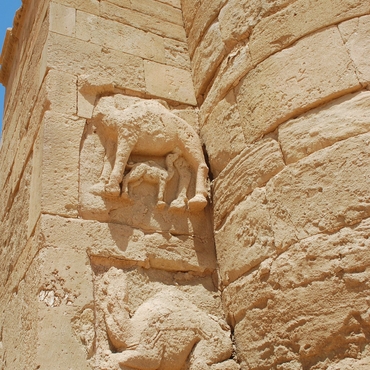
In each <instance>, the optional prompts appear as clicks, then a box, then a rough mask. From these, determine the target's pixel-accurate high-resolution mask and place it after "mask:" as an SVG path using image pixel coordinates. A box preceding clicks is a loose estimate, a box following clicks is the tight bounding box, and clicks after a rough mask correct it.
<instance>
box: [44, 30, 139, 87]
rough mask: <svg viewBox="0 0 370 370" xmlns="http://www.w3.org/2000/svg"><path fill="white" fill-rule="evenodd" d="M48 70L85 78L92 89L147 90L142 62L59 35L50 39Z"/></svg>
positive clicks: (114, 51) (117, 52)
mask: <svg viewBox="0 0 370 370" xmlns="http://www.w3.org/2000/svg"><path fill="white" fill-rule="evenodd" d="M48 67H49V68H54V69H57V70H59V71H61V72H66V73H70V74H72V75H83V76H84V80H85V84H88V85H90V86H102V85H109V84H114V85H115V86H117V87H120V88H127V89H131V90H135V91H144V90H145V82H144V66H143V61H142V59H141V58H139V57H135V56H133V55H129V54H125V53H122V52H119V51H116V50H112V49H108V48H105V47H103V46H102V45H95V44H92V43H88V42H85V41H82V40H78V39H75V38H70V37H66V36H63V35H59V34H56V33H51V34H50V35H49V39H48Z"/></svg>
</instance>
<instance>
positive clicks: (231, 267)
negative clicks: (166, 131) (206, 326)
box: [183, 0, 370, 370]
mask: <svg viewBox="0 0 370 370" xmlns="http://www.w3.org/2000/svg"><path fill="white" fill-rule="evenodd" d="M183 11H184V20H185V28H186V30H187V35H188V43H189V53H190V56H191V61H192V66H193V81H194V86H195V92H196V97H197V101H198V103H199V106H200V134H201V137H202V140H203V142H204V144H205V146H206V149H207V153H208V157H209V161H210V167H211V172H212V175H213V177H214V182H213V202H214V230H215V240H216V251H217V260H218V264H219V267H220V276H221V281H222V290H223V293H222V296H223V302H224V308H225V311H226V314H227V316H228V322H229V323H230V324H231V325H232V327H233V328H234V334H235V341H236V346H237V354H238V360H239V361H240V363H241V367H242V369H256V370H257V369H360V368H361V369H362V368H363V369H365V368H366V367H367V366H368V364H369V363H370V357H369V331H368V328H369V324H370V316H369V313H370V311H369V301H368V296H369V286H368V283H367V281H368V280H369V264H368V254H369V246H370V245H369V242H368V235H369V231H370V229H369V221H368V217H369V212H370V198H369V184H370V183H369V166H368V159H369V142H370V141H369V138H370V136H369V128H370V125H369V123H370V121H369V118H368V117H369V107H370V105H369V104H370V93H369V91H368V83H369V78H370V74H369V73H370V63H369V53H370V48H369V41H370V33H369V30H370V17H369V14H370V8H369V4H367V3H365V2H363V1H356V0H350V1H346V0H344V1H343V0H338V1H337V0H332V1H315V2H312V1H308V0H296V1H293V0H287V1H261V0H256V1H251V0H242V1H240V0H235V1H234V0H229V1H227V0H220V1H206V0H203V1H202V0H193V1H183Z"/></svg>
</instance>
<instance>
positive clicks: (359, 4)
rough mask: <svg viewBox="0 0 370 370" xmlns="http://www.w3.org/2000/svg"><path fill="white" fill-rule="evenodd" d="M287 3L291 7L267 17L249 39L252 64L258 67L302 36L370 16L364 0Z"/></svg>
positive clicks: (307, 0) (300, 0) (306, 0)
mask: <svg viewBox="0 0 370 370" xmlns="http://www.w3.org/2000/svg"><path fill="white" fill-rule="evenodd" d="M286 3H291V4H290V5H289V6H286V7H285V8H284V9H282V10H281V11H279V12H276V13H275V14H272V15H270V16H268V17H264V18H263V19H261V21H260V22H259V23H258V24H257V25H256V27H255V28H254V29H253V33H252V35H251V38H250V49H251V55H252V59H253V63H259V62H260V61H262V60H264V59H265V58H266V57H267V56H269V55H271V54H273V53H275V52H277V51H279V50H282V49H284V48H286V47H287V46H289V45H290V44H292V43H293V42H295V41H296V40H298V39H300V38H301V37H303V36H306V35H309V34H311V33H314V32H315V31H317V30H320V29H323V28H324V27H327V26H331V25H334V24H338V23H339V22H342V21H344V20H346V19H350V18H352V17H356V16H360V15H363V14H367V13H368V12H369V6H368V4H366V3H365V2H363V1H361V0H355V1H354V0H331V1H329V2H328V1H322V0H320V1H316V2H315V6H312V3H311V2H310V1H309V0H299V1H291V0H290V1H289V0H288V1H286ZM359 50H361V47H360V49H359Z"/></svg>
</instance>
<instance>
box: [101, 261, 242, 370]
mask: <svg viewBox="0 0 370 370" xmlns="http://www.w3.org/2000/svg"><path fill="white" fill-rule="evenodd" d="M139 274H140V273H139ZM135 275H138V273H137V272H134V271H128V270H126V271H125V270H122V269H118V268H115V267H110V268H109V269H108V270H107V271H106V272H105V273H103V274H101V276H100V277H98V278H97V285H96V291H97V292H96V295H97V297H98V299H99V303H98V310H97V311H98V320H100V328H101V335H100V338H101V342H100V343H99V344H98V345H100V347H101V348H102V349H103V348H104V347H105V348H106V349H105V350H101V351H100V353H99V351H98V361H101V363H100V365H99V366H103V368H104V369H126V370H129V369H139V370H148V369H152V370H157V369H158V370H187V369H189V370H203V369H213V370H221V369H222V370H237V369H239V366H238V365H237V363H236V362H235V361H234V360H232V359H231V357H232V352H233V345H232V341H231V338H230V337H231V333H230V328H229V326H228V325H227V323H226V322H225V321H224V320H223V319H221V318H220V317H219V316H216V315H214V314H210V313H207V312H206V311H205V310H204V309H200V308H199V307H197V306H196V305H195V304H194V303H193V302H191V301H190V300H189V295H188V294H187V293H185V292H184V289H185V288H186V287H182V289H181V288H179V287H174V286H169V285H166V284H163V283H159V282H158V283H154V282H153V281H146V284H147V285H148V286H149V287H147V288H146V289H147V292H145V291H143V288H142V287H141V288H140V283H138V281H137V279H138V277H137V276H136V278H135ZM141 277H143V275H141ZM146 279H148V276H146ZM135 280H136V281H135ZM188 289H189V287H188ZM190 289H191V288H190ZM144 290H145V289H144ZM193 294H194V293H193ZM203 294H205V295H207V293H204V292H203ZM132 295H134V297H132ZM203 299H204V298H203ZM209 299H210V298H209ZM104 341H105V343H103V342H104ZM99 356H100V357H99Z"/></svg>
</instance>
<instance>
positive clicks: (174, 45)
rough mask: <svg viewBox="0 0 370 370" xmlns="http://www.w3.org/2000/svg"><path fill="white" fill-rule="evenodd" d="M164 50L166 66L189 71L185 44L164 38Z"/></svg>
mask: <svg viewBox="0 0 370 370" xmlns="http://www.w3.org/2000/svg"><path fill="white" fill-rule="evenodd" d="M164 49H165V58H166V64H169V65H172V66H174V67H178V68H181V69H186V70H190V58H189V53H188V45H187V44H186V43H185V42H182V41H178V40H173V39H168V38H165V39H164Z"/></svg>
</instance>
